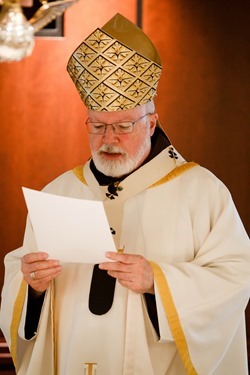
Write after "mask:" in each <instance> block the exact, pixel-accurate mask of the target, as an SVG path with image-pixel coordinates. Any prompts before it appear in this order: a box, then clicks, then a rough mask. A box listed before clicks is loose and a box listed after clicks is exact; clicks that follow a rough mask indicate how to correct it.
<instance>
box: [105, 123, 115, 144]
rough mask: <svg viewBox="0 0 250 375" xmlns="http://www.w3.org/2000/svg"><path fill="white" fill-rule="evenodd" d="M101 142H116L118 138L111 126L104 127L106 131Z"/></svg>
mask: <svg viewBox="0 0 250 375" xmlns="http://www.w3.org/2000/svg"><path fill="white" fill-rule="evenodd" d="M103 140H104V141H105V143H114V142H117V141H118V136H117V134H115V132H114V130H113V126H112V125H108V126H106V131H105V133H104V134H103Z"/></svg>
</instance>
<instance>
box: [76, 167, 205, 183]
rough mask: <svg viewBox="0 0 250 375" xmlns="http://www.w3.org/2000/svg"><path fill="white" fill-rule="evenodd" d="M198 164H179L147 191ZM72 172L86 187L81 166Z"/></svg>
mask: <svg viewBox="0 0 250 375" xmlns="http://www.w3.org/2000/svg"><path fill="white" fill-rule="evenodd" d="M198 165H199V164H197V163H195V162H193V161H191V162H189V163H184V164H181V165H179V166H178V167H176V168H174V169H173V170H172V171H171V172H169V173H168V174H166V176H164V177H163V178H161V179H160V180H159V181H156V182H154V183H153V184H152V185H150V186H149V187H148V189H151V188H154V187H156V186H159V185H161V184H164V183H166V182H169V181H171V180H173V179H174V178H176V177H178V176H180V175H181V174H182V173H184V172H186V171H188V170H189V169H191V168H193V167H196V166H198ZM73 172H74V174H75V175H76V177H77V178H78V179H79V180H80V181H81V182H82V183H83V184H84V185H88V184H87V181H86V180H85V177H84V175H83V166H82V165H79V166H78V167H75V168H74V169H73Z"/></svg>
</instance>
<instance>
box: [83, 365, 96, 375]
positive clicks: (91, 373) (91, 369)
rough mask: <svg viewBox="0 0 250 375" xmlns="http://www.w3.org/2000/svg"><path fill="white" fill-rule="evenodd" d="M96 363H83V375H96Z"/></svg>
mask: <svg viewBox="0 0 250 375" xmlns="http://www.w3.org/2000/svg"><path fill="white" fill-rule="evenodd" d="M96 369H97V363H95V362H85V363H84V375H96Z"/></svg>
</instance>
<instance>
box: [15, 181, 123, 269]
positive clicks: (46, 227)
mask: <svg viewBox="0 0 250 375" xmlns="http://www.w3.org/2000/svg"><path fill="white" fill-rule="evenodd" d="M22 189H23V194H24V198H25V201H26V205H27V208H28V212H29V216H30V220H31V223H32V226H33V230H34V234H35V239H36V243H37V246H38V251H44V252H47V253H48V254H49V257H50V258H51V259H58V260H60V261H62V262H73V263H91V264H96V263H101V262H108V261H109V260H108V259H107V258H106V257H105V253H106V252H107V251H117V250H116V247H115V243H114V240H113V238H112V234H111V231H110V227H109V223H108V219H107V216H106V213H105V210H104V206H103V203H102V202H101V201H92V200H91V201H90V200H83V199H76V198H69V197H63V196H59V195H53V194H49V193H45V192H41V191H37V190H32V189H28V188H22Z"/></svg>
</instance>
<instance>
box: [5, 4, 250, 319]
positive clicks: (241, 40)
mask: <svg viewBox="0 0 250 375" xmlns="http://www.w3.org/2000/svg"><path fill="white" fill-rule="evenodd" d="M138 4H140V5H142V13H141V21H142V27H143V29H144V31H145V32H146V33H147V34H148V35H149V36H150V38H151V39H152V40H153V42H154V43H155V45H156V47H157V49H158V50H159V53H160V55H161V57H162V62H163V68H164V69H163V75H162V79H161V82H160V85H159V90H158V96H157V98H156V105H157V109H158V113H159V116H160V121H161V124H162V126H163V127H164V129H165V130H166V132H167V133H168V135H169V136H170V139H171V141H172V143H173V144H174V145H175V147H176V148H177V149H178V150H179V151H180V152H181V153H182V155H183V156H184V157H185V158H186V159H187V160H194V161H196V162H198V163H200V164H201V165H203V166H205V167H207V168H209V169H210V170H211V171H212V172H213V173H214V174H216V175H217V176H218V177H219V178H220V179H221V180H222V181H223V182H224V183H225V184H226V185H227V186H228V188H229V190H230V191H231V193H232V195H233V199H234V201H235V204H236V207H237V209H238V211H239V213H240V215H241V218H242V220H243V223H244V225H245V227H246V229H247V231H248V233H249V232H250V218H249V204H248V194H249V179H250V174H249V161H250V160H249V136H250V133H249V130H250V110H249V98H250V74H249V68H250V23H249V14H250V2H249V0H238V1H237V2H236V1H235V0H220V1H211V0H202V1H200V0H189V1H186V0H160V1H157V2H155V1H153V0H142V1H135V0H126V1H123V2H122V1H120V2H119V1H117V0H91V1H90V2H87V1H85V0H79V2H78V3H77V4H76V5H74V6H73V7H72V8H70V9H69V10H68V11H67V12H66V14H65V16H64V29H65V33H64V34H65V35H64V37H62V38H42V37H37V38H36V45H35V48H34V51H33V54H32V55H31V56H30V57H28V58H26V59H24V60H22V61H20V62H15V63H2V64H0V167H1V184H0V288H1V287H2V283H3V273H4V268H3V258H4V255H5V254H6V253H7V252H9V251H10V250H12V249H14V248H17V247H19V246H20V245H21V244H22V238H23V232H24V227H25V219H26V207H25V204H24V200H23V196H22V192H21V187H22V186H26V187H29V188H33V189H41V188H42V187H43V186H44V185H46V184H47V183H48V182H49V181H50V180H52V179H54V178H55V177H57V176H58V175H59V174H60V173H62V172H64V171H66V170H68V169H71V168H73V167H75V166H76V165H79V164H82V163H83V162H84V161H85V160H86V159H87V158H88V157H89V154H90V153H89V146H88V139H87V134H86V131H85V126H84V121H85V119H86V111H85V109H84V106H83V104H82V102H81V100H80V98H79V96H78V93H77V92H76V90H75V88H74V85H73V83H72V82H71V80H70V78H69V76H68V74H67V73H66V64H67V61H68V58H69V56H70V55H71V53H72V52H73V50H74V49H75V48H76V47H77V46H78V45H79V44H80V42H81V41H82V40H83V39H84V38H85V37H86V36H87V35H88V34H89V33H90V32H92V31H93V29H94V28H96V27H101V26H102V25H103V24H104V23H106V21H107V20H108V19H109V18H111V17H112V16H113V15H114V14H115V13H117V12H120V13H122V14H123V15H125V16H127V17H128V18H129V19H131V20H132V21H134V22H136V20H137V10H138V9H137V8H138ZM201 193H202V192H201ZM248 314H249V313H248Z"/></svg>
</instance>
